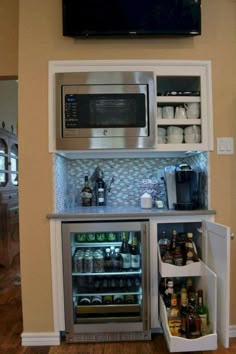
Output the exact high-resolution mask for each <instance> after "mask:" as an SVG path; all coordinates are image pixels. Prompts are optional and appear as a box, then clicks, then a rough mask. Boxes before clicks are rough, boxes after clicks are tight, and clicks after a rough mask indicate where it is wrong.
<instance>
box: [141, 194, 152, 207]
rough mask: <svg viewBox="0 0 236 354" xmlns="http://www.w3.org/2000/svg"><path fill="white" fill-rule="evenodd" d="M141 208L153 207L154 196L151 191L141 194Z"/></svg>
mask: <svg viewBox="0 0 236 354" xmlns="http://www.w3.org/2000/svg"><path fill="white" fill-rule="evenodd" d="M141 208H143V209H151V208H152V197H151V195H150V194H149V193H144V194H143V195H142V196H141Z"/></svg>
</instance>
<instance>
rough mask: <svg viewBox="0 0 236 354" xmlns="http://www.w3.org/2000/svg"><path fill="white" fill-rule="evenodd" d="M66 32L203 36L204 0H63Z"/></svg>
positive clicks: (68, 34) (68, 33)
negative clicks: (202, 15) (202, 4)
mask: <svg viewBox="0 0 236 354" xmlns="http://www.w3.org/2000/svg"><path fill="white" fill-rule="evenodd" d="M62 7H63V10H62V14H63V35H64V36H72V37H77V36H78V37H80V36H145V35H146V36H150V35H200V34H201V0H62Z"/></svg>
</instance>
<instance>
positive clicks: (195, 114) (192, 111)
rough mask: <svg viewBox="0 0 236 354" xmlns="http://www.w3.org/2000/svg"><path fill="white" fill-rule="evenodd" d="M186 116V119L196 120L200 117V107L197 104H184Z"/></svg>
mask: <svg viewBox="0 0 236 354" xmlns="http://www.w3.org/2000/svg"><path fill="white" fill-rule="evenodd" d="M184 107H185V108H186V114H187V118H188V119H198V118H199V116H200V105H199V103H198V102H191V103H185V104H184Z"/></svg>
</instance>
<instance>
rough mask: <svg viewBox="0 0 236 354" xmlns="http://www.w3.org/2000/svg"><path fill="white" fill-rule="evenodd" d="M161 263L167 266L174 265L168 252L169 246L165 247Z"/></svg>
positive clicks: (169, 251)
mask: <svg viewBox="0 0 236 354" xmlns="http://www.w3.org/2000/svg"><path fill="white" fill-rule="evenodd" d="M162 261H163V262H164V263H168V264H174V257H173V254H172V252H171V250H170V245H168V246H167V250H166V253H165V254H164V256H163V258H162Z"/></svg>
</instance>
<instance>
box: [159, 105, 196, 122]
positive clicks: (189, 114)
mask: <svg viewBox="0 0 236 354" xmlns="http://www.w3.org/2000/svg"><path fill="white" fill-rule="evenodd" d="M199 117H200V104H199V103H198V102H190V103H184V104H183V105H182V106H178V107H174V106H164V107H157V119H174V118H175V119H198V118H199Z"/></svg>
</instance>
